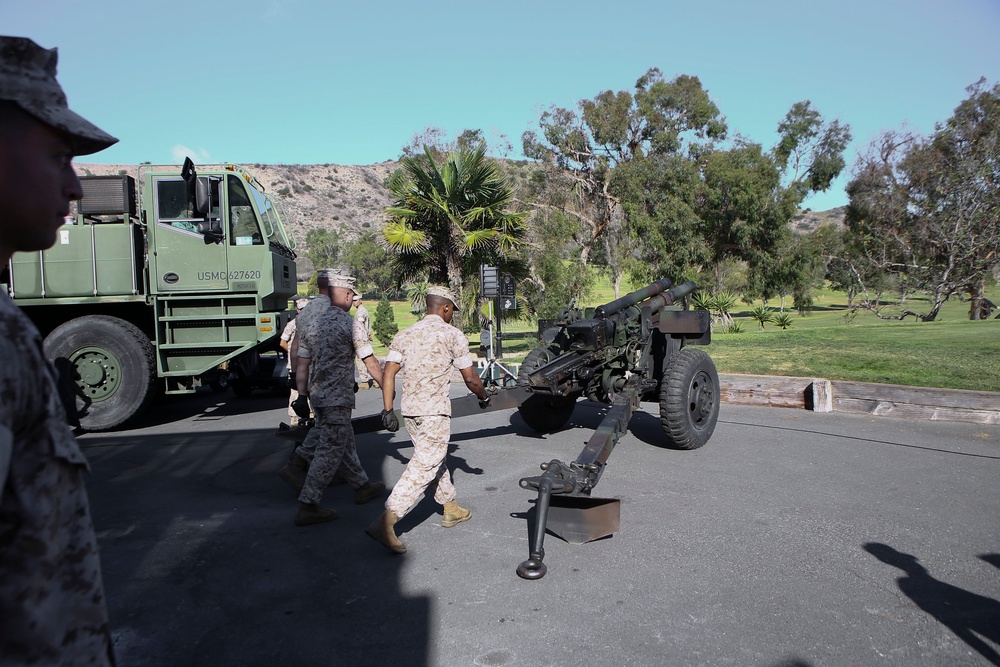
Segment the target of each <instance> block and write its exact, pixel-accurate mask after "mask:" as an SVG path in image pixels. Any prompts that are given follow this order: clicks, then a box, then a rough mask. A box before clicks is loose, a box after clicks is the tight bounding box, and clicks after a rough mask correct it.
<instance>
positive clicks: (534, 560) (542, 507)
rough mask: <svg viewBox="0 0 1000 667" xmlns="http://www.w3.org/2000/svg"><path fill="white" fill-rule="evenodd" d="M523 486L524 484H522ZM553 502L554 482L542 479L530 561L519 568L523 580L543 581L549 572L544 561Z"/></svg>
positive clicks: (546, 478)
mask: <svg viewBox="0 0 1000 667" xmlns="http://www.w3.org/2000/svg"><path fill="white" fill-rule="evenodd" d="M522 486H523V483H522ZM551 500H552V480H551V479H550V478H548V477H544V476H543V477H542V479H541V481H540V482H539V483H538V502H537V503H535V532H534V534H533V535H532V537H531V547H530V549H529V550H528V560H526V561H524V562H522V563H521V564H520V565H518V566H517V576H519V577H521V578H522V579H541V578H542V577H544V576H545V573H546V572H548V568H547V567H546V566H545V563H543V562H542V559H543V558H545V549H544V548H543V547H542V543H543V542H544V541H545V524H546V522H547V521H548V518H549V502H550V501H551Z"/></svg>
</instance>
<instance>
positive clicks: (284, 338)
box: [279, 297, 309, 426]
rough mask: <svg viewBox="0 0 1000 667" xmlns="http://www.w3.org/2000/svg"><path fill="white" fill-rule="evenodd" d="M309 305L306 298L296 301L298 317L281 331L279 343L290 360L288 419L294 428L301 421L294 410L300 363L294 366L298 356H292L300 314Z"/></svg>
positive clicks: (288, 365)
mask: <svg viewBox="0 0 1000 667" xmlns="http://www.w3.org/2000/svg"><path fill="white" fill-rule="evenodd" d="M308 304H309V299H306V298H304V297H303V298H301V299H296V300H295V311H296V316H295V317H294V318H292V319H291V320H289V322H288V324H286V325H285V328H284V329H283V330H282V331H281V342H280V343H279V344H280V345H281V349H283V350H284V351H285V352H286V353H287V358H288V360H287V362H286V364H285V367H286V368H287V369H288V377H289V379H291V380H292V384H291V392H290V395H289V397H288V419H289V421H290V422H291V423H292V426H295V425H296V424H297V423H298V421H299V417H298V415H296V414H295V410H292V403H293V402H294V401H295V399H296V398H298V397H299V390H298V388H297V387H296V386H295V366H298V363H296V364H295V365H294V366H293V365H292V362H293V361H297V359H296V356H295V355H293V354H292V342H293V340H294V339H295V331H296V328H297V327H298V324H297V323H298V321H299V314H300V313H301V312H302V309H303V308H305V307H306V306H307V305H308Z"/></svg>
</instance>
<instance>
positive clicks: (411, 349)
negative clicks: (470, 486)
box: [365, 285, 490, 554]
mask: <svg viewBox="0 0 1000 667" xmlns="http://www.w3.org/2000/svg"><path fill="white" fill-rule="evenodd" d="M457 307H458V300H457V299H456V298H455V295H454V294H453V293H452V292H451V290H449V289H448V288H446V287H440V286H437V285H434V286H431V287H430V288H428V290H427V316H426V317H425V318H424V319H422V320H420V321H419V322H417V323H416V324H414V325H413V326H411V327H408V328H407V329H404V330H403V331H400V332H399V333H398V334H396V336H395V337H394V338H393V339H392V345H390V346H389V356H388V357H386V363H385V372H384V374H383V378H382V379H383V382H381V383H380V384H381V385H382V403H383V407H384V408H385V409H384V410H382V423H383V425H384V426H385V427H386V428H387V429H388V430H390V431H397V430H399V420H398V419H396V415H395V413H394V412H393V410H392V401H393V396H395V387H396V373H397V372H398V371H399V370H400V369H403V373H404V375H403V398H402V399H401V400H402V402H401V404H400V407H401V410H400V411H401V412H402V413H403V420H404V421H405V423H406V432H407V433H409V434H410V438H411V439H412V440H413V458H411V459H410V462H409V463H407V464H406V470H404V471H403V476H402V477H400V478H399V481H398V482H396V486H395V487H393V489H392V493H391V494H390V495H389V499H388V500H386V502H385V511H384V512H383V513H382V515H381V516H379V518H377V519H376V520H375V522H374V523H372V524H371V525H370V526H368V528H366V529H365V533H366V534H367V535H368V536H369V537H371V538H373V539H375V540H378V541H379V542H381V543H382V544H384V545H385V546H386V547H388V548H389V549H390V550H391V551H393V552H395V553H398V554H402V553H406V545H405V544H403V543H402V542H401V541H400V540H399V538H398V537H397V536H396V529H395V528H394V526H395V525H396V522H397V521H399V520H400V519H402V518H403V517H404V516H406V514H407V513H408V512H409V511H410V510H411V509H413V506H414V505H416V504H417V501H418V500H419V499H420V496H421V494H423V492H424V491H425V490H426V489H427V487H428V486H429V485H430V483H431V482H433V481H434V480H435V479H436V480H437V487H436V488H435V490H434V500H436V501H437V502H438V504H440V505H443V506H444V518H443V519H442V520H441V525H442V526H444V527H445V528H451V527H452V526H455V525H457V524H459V523H462V522H463V521H468V520H469V518H470V517H471V516H472V512H470V511H469V510H467V509H464V508H462V507H459V506H458V502H456V500H455V485H454V484H452V482H451V473H449V472H448V466H447V465H446V464H445V457H446V456H447V455H448V440H449V439H450V438H451V399H450V397H449V388H450V386H451V374H452V371H453V370H458V371H459V372H461V374H462V379H463V380H465V386H466V387H468V388H469V391H471V392H472V393H474V394H475V395H476V396H478V397H479V405H480V407H483V408H485V407H486V406H487V405H489V402H490V399H489V394H487V393H486V389H485V388H484V387H483V382H482V380H480V379H479V376H478V375H476V371H475V369H474V368H473V367H472V357H471V356H470V355H469V341H468V339H467V338H466V337H465V334H463V333H462V332H461V331H459V330H458V329H457V328H455V327H453V326H451V318H452V316H453V315H454V313H455V308H457Z"/></svg>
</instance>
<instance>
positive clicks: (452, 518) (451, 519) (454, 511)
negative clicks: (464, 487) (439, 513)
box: [441, 500, 472, 528]
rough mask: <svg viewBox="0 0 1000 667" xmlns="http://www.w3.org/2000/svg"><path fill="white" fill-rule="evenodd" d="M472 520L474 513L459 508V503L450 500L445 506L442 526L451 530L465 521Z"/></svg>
mask: <svg viewBox="0 0 1000 667" xmlns="http://www.w3.org/2000/svg"><path fill="white" fill-rule="evenodd" d="M470 518H472V512H470V511H469V510H467V509H463V508H461V507H459V506H458V502H457V501H455V500H449V501H448V502H446V503H445V504H444V518H443V519H441V525H442V526H444V527H445V528H451V527H452V526H455V525H458V524H460V523H462V522H463V521H468V520H469V519H470Z"/></svg>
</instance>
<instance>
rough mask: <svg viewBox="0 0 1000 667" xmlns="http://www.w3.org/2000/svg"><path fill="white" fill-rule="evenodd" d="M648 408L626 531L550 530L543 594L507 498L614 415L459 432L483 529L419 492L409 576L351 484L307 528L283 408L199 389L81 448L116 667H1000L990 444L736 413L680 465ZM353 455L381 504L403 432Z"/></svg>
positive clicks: (998, 471)
mask: <svg viewBox="0 0 1000 667" xmlns="http://www.w3.org/2000/svg"><path fill="white" fill-rule="evenodd" d="M455 391H456V394H458V393H459V392H460V388H459V387H457V386H456V388H455ZM358 397H359V406H358V409H357V411H356V414H358V415H362V414H370V413H373V412H377V411H378V408H379V407H380V406H379V400H380V399H379V397H378V394H377V392H360V393H359V394H358ZM643 408H644V409H643V411H641V412H639V413H637V414H636V416H635V417H634V418H633V420H632V423H631V428H630V432H629V433H628V434H627V435H626V436H625V437H623V438H622V440H621V442H620V443H619V445H618V447H617V449H616V450H615V452H614V453H613V454H612V456H611V459H610V461H609V467H608V470H607V472H606V474H605V475H604V477H603V478H602V481H601V483H600V484H599V485H598V487H597V489H596V490H595V493H594V495H595V496H602V497H610V498H620V499H621V500H622V525H621V530H620V531H619V532H618V533H617V534H615V535H614V536H612V537H610V538H607V539H603V540H599V541H597V542H592V543H590V544H585V545H580V546H573V545H570V544H568V543H566V542H563V541H561V540H559V539H557V538H555V537H552V536H549V537H548V538H547V539H546V542H545V547H546V562H547V564H548V567H549V573H548V575H547V576H546V577H545V578H543V579H541V580H538V581H524V580H521V579H519V578H518V577H517V576H516V575H515V568H516V567H517V565H518V563H520V562H521V561H522V560H524V559H525V558H526V557H527V553H528V520H527V519H528V514H529V510H530V509H531V507H532V505H533V500H534V498H533V495H532V494H531V493H529V492H527V491H524V490H522V489H520V488H519V487H518V483H517V482H518V479H520V478H521V477H525V476H529V475H535V474H538V465H539V464H540V463H541V462H543V461H547V460H549V459H551V458H553V457H555V458H560V459H563V460H566V461H569V460H572V459H573V458H575V457H576V455H577V454H578V453H579V451H580V449H581V448H582V446H583V443H584V442H585V441H586V439H587V438H588V437H589V434H590V432H591V430H592V429H593V428H594V427H595V426H596V425H597V424H598V422H599V421H600V418H601V414H602V409H601V406H598V405H594V404H588V403H581V404H580V405H579V406H578V407H577V410H576V412H575V414H574V416H573V419H572V421H571V424H570V427H569V428H568V429H567V430H564V431H562V432H560V433H558V434H555V435H550V436H544V437H543V436H539V435H537V434H534V433H532V432H530V430H529V429H527V427H526V426H525V425H524V424H523V422H521V421H520V419H519V417H518V416H517V413H516V412H515V411H498V412H493V413H488V414H484V415H479V416H475V417H468V418H464V419H461V420H455V421H454V422H453V432H454V436H453V455H452V458H451V461H452V468H453V470H454V477H455V482H456V485H457V487H458V490H459V500H460V502H461V503H462V504H463V506H467V507H469V508H470V509H472V511H473V518H472V520H471V521H469V522H467V523H464V524H460V525H459V526H456V527H455V528H452V529H444V528H442V527H441V526H440V510H439V508H437V507H436V506H435V505H434V503H433V501H432V500H430V499H425V500H424V502H423V503H421V504H420V505H419V506H418V507H417V508H416V509H415V510H414V511H413V512H412V513H411V514H410V515H408V516H407V517H406V518H405V519H403V521H401V522H400V524H399V529H400V533H401V537H402V538H403V540H404V541H405V542H406V543H407V545H408V546H409V549H410V552H409V553H407V554H406V555H405V556H402V557H396V556H392V555H390V554H389V553H388V552H387V551H386V550H385V549H383V548H382V547H381V546H379V545H378V544H376V543H375V542H374V541H372V540H370V539H369V538H367V537H366V536H365V535H363V533H362V528H363V527H364V526H366V525H367V524H368V523H369V522H370V521H371V520H372V519H373V518H374V517H375V516H376V515H377V514H378V513H379V512H380V510H381V505H380V503H378V502H374V503H371V504H369V505H365V506H360V507H358V506H355V505H354V504H353V503H352V496H351V493H350V491H349V489H346V488H345V487H343V486H335V487H331V488H330V489H329V490H328V492H327V495H326V501H325V502H326V504H328V505H330V506H332V507H335V508H336V509H337V510H338V511H339V512H340V513H341V518H340V520H338V521H336V522H333V523H330V524H325V525H318V526H309V527H305V528H299V527H296V526H294V525H293V523H292V518H293V516H294V512H295V508H296V494H295V493H294V492H293V491H292V490H291V489H290V488H288V487H287V486H286V485H285V484H284V483H283V482H281V481H280V479H279V478H278V477H277V475H276V474H275V473H276V471H277V469H278V468H279V467H280V466H281V464H282V463H283V461H284V459H285V457H286V456H287V453H288V451H289V449H290V443H288V442H287V441H283V440H279V439H277V438H275V437H273V435H272V432H273V430H274V428H275V427H276V425H277V424H278V422H279V421H281V420H282V419H285V412H284V409H283V403H282V400H281V399H280V398H276V397H273V396H270V395H267V394H264V393H261V394H259V395H255V396H253V397H251V398H249V399H245V400H239V399H235V398H231V397H230V396H227V395H216V394H211V393H205V394H199V395H197V396H195V397H190V398H186V399H178V400H173V401H170V402H167V403H164V404H161V405H159V406H156V409H155V411H154V413H153V414H152V415H151V416H150V419H149V420H147V422H146V423H145V424H144V425H142V426H141V427H139V428H136V429H133V430H130V431H125V432H119V433H111V434H88V435H85V436H82V438H81V442H82V444H83V447H84V451H85V452H86V454H87V456H88V457H89V458H90V460H91V463H92V466H93V473H92V474H91V476H90V479H89V482H88V488H89V491H90V496H91V502H92V505H93V512H94V521H95V523H96V526H97V530H98V534H99V537H100V541H101V549H102V557H103V565H104V570H105V579H106V588H107V593H108V598H109V604H110V612H111V623H112V629H113V633H114V637H115V642H116V651H117V653H118V656H119V660H120V663H121V664H122V665H124V666H126V667H130V666H133V665H135V666H144V665H178V666H180V665H185V666H187V665H216V666H217V665H275V664H284V665H288V666H292V665H390V664H397V665H408V666H411V665H412V666H421V665H427V666H437V665H444V666H452V665H455V666H459V665H492V666H501V665H526V666H535V665H537V666H542V665H555V666H563V665H566V666H569V665H775V666H776V665H783V666H788V667H791V666H792V665H798V666H804V665H815V666H819V665H907V666H911V665H928V666H930V665H943V664H949V665H979V664H1000V657H998V656H1000V653H998V651H1000V602H998V600H1000V569H998V568H1000V520H998V510H1000V485H998V484H997V480H998V479H1000V427H998V426H983V425H976V424H962V423H944V422H918V421H911V420H898V419H888V418H873V417H858V416H850V415H839V414H838V415H834V414H816V413H811V412H806V411H799V410H787V409H785V410H783V409H775V408H757V407H746V406H730V405H723V409H722V416H721V419H720V423H719V425H718V427H717V429H716V432H715V435H714V437H713V438H712V441H711V442H709V444H708V445H706V446H705V447H704V448H702V449H700V450H696V451H692V452H680V451H673V450H668V449H663V448H661V447H659V446H658V443H659V442H660V430H659V429H660V427H659V423H658V420H657V418H656V416H655V412H654V411H655V409H656V406H655V405H646V404H644V406H643ZM358 442H359V450H360V452H361V456H362V461H363V463H364V465H365V467H366V469H367V470H368V471H369V473H370V474H371V476H372V477H373V478H375V479H378V478H382V479H384V480H385V481H386V483H387V484H389V485H391V484H392V483H393V482H394V481H395V480H396V479H397V478H398V477H399V475H400V474H401V473H402V470H403V467H404V466H405V463H406V460H407V457H408V456H409V454H410V453H411V451H412V450H411V448H410V444H409V439H408V438H407V436H406V433H405V430H401V431H400V432H399V433H396V434H389V433H385V432H380V433H371V434H366V435H363V436H360V437H359V439H358Z"/></svg>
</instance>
